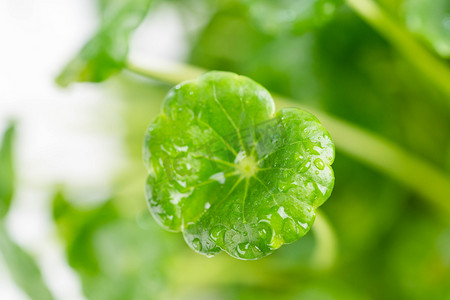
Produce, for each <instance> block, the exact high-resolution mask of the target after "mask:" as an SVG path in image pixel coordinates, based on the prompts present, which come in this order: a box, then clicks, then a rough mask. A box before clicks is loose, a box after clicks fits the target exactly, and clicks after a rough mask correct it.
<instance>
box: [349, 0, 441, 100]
mask: <svg viewBox="0 0 450 300" xmlns="http://www.w3.org/2000/svg"><path fill="white" fill-rule="evenodd" d="M346 2H347V4H348V5H349V6H350V7H351V8H352V9H353V10H354V11H355V12H356V13H358V14H359V15H360V16H361V17H362V18H363V19H364V20H366V22H367V23H369V24H370V25H371V26H372V27H373V28H374V29H375V30H377V31H378V33H379V34H380V35H381V36H383V37H384V38H385V39H386V40H388V41H389V42H390V43H391V44H392V45H393V46H394V47H395V48H396V49H397V50H398V51H399V52H400V53H401V54H402V55H403V56H404V57H405V59H407V60H408V61H409V62H410V64H411V65H412V66H414V67H415V68H416V69H417V70H418V71H419V72H420V73H422V74H423V75H424V76H426V77H427V78H428V79H429V80H430V81H431V82H432V83H433V84H434V85H435V86H436V87H437V88H439V89H440V90H441V91H442V92H443V93H444V94H445V95H446V96H447V97H446V99H447V101H448V102H450V69H449V68H448V67H447V66H446V65H445V64H443V63H442V61H440V60H439V59H438V58H437V57H435V56H434V55H433V54H431V53H430V52H429V51H428V50H427V49H425V48H424V47H423V46H422V45H421V44H420V43H419V42H418V41H416V40H415V39H414V38H413V37H412V36H411V34H410V33H409V32H408V31H407V30H406V29H405V28H403V27H402V26H400V25H399V24H397V22H395V21H394V20H393V19H392V18H391V17H390V16H389V15H388V14H386V13H385V12H384V11H383V10H382V9H381V8H380V7H379V6H378V5H377V4H376V3H375V2H374V1H373V0H346Z"/></svg>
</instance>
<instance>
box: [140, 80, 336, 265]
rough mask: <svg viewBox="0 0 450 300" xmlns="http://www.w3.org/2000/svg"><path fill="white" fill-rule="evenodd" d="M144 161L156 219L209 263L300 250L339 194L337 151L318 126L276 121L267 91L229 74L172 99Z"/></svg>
mask: <svg viewBox="0 0 450 300" xmlns="http://www.w3.org/2000/svg"><path fill="white" fill-rule="evenodd" d="M144 160H145V163H146V165H147V168H148V170H149V175H148V180H147V185H146V194H147V198H148V202H149V206H150V210H151V212H152V214H153V216H154V217H155V219H156V220H157V221H158V222H159V223H160V224H161V225H162V226H163V227H165V228H166V229H168V230H171V231H181V232H182V233H183V236H184V238H185V240H186V242H187V244H188V245H189V246H190V247H191V248H193V249H194V250H195V251H197V252H198V253H201V254H204V255H208V256H212V255H215V254H216V253H218V252H220V251H221V250H224V251H225V252H227V253H228V254H230V255H231V256H233V257H235V258H240V259H258V258H261V257H264V256H266V255H268V254H270V253H272V252H273V251H274V250H275V249H277V248H279V247H281V246H282V245H283V244H285V243H291V242H293V241H295V240H297V239H298V238H300V237H302V236H303V235H305V234H306V233H307V232H308V231H309V229H310V228H311V225H312V224H313V222H314V218H315V215H316V209H317V208H318V207H319V206H320V205H322V204H323V203H324V202H325V201H326V200H327V199H328V197H329V196H330V194H331V191H332V189H333V184H334V175H333V170H332V169H331V164H332V163H333V160H334V144H333V141H332V139H331V137H330V135H329V133H328V132H327V131H326V130H325V129H324V128H323V127H322V125H321V124H320V123H319V121H318V120H317V119H316V118H315V117H314V116H313V115H311V114H309V113H307V112H305V111H303V110H300V109H298V108H286V109H283V110H280V111H278V112H275V107H274V102H273V100H272V97H271V96H270V94H269V93H268V92H267V91H266V90H265V89H264V88H263V87H261V86H260V85H258V84H257V83H255V82H254V81H252V80H251V79H249V78H247V77H244V76H238V75H236V74H233V73H228V72H209V73H206V74H204V75H202V76H200V77H199V78H198V79H197V80H195V81H187V82H184V83H182V84H180V85H177V86H176V87H175V88H174V89H172V90H171V91H170V92H169V94H168V96H167V97H166V99H165V101H164V104H163V111H162V113H161V114H160V115H159V116H158V117H157V118H156V120H154V122H153V123H152V124H151V126H150V127H149V129H148V131H147V134H146V138H145V145H144Z"/></svg>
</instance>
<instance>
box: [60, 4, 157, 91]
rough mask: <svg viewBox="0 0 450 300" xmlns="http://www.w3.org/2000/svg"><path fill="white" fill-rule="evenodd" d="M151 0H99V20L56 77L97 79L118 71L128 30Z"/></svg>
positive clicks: (62, 80) (125, 50) (66, 82)
mask: <svg viewBox="0 0 450 300" xmlns="http://www.w3.org/2000/svg"><path fill="white" fill-rule="evenodd" d="M151 2H152V0H108V1H107V0H100V1H99V6H100V11H101V24H100V28H99V30H98V31H97V33H96V34H95V35H94V36H93V37H92V38H91V39H90V40H89V41H88V42H87V43H86V44H85V45H84V47H83V48H82V49H81V51H80V52H79V53H78V55H76V56H75V57H74V58H73V59H72V60H71V61H70V62H69V63H68V64H67V66H66V67H65V68H64V69H63V71H62V72H61V73H60V74H59V76H58V77H57V78H56V82H57V83H58V84H59V85H61V86H67V85H69V84H70V83H72V82H76V81H78V82H85V81H87V82H101V81H103V80H105V79H107V78H108V77H109V76H111V75H113V74H114V73H117V72H118V71H120V70H121V69H122V68H123V67H124V65H125V60H126V58H127V55H128V43H129V40H130V37H131V34H132V33H133V32H134V30H135V29H136V28H137V27H138V26H139V24H140V23H141V22H142V21H143V20H144V18H145V16H146V15H147V12H148V9H149V7H150V4H151Z"/></svg>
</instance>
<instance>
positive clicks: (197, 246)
mask: <svg viewBox="0 0 450 300" xmlns="http://www.w3.org/2000/svg"><path fill="white" fill-rule="evenodd" d="M192 247H193V248H194V249H195V250H196V251H202V242H201V241H200V239H198V238H195V239H193V240H192Z"/></svg>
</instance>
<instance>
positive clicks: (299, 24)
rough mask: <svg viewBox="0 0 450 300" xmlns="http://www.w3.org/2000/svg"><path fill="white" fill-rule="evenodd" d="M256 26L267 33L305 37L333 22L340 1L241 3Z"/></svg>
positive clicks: (249, 0)
mask: <svg viewBox="0 0 450 300" xmlns="http://www.w3.org/2000/svg"><path fill="white" fill-rule="evenodd" d="M242 2H243V3H245V4H246V5H247V6H248V7H249V12H250V15H251V16H252V19H253V20H254V21H255V22H256V24H257V25H258V26H259V27H260V28H261V29H262V30H263V31H265V32H267V33H280V32H293V33H294V34H303V33H305V32H307V31H309V30H312V29H314V28H317V27H319V26H321V25H323V24H324V23H326V22H327V21H328V20H330V19H331V18H332V17H333V16H334V14H335V12H336V10H337V9H338V7H339V6H340V5H341V3H342V1H341V0H302V1H298V0H280V1H273V0H242Z"/></svg>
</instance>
